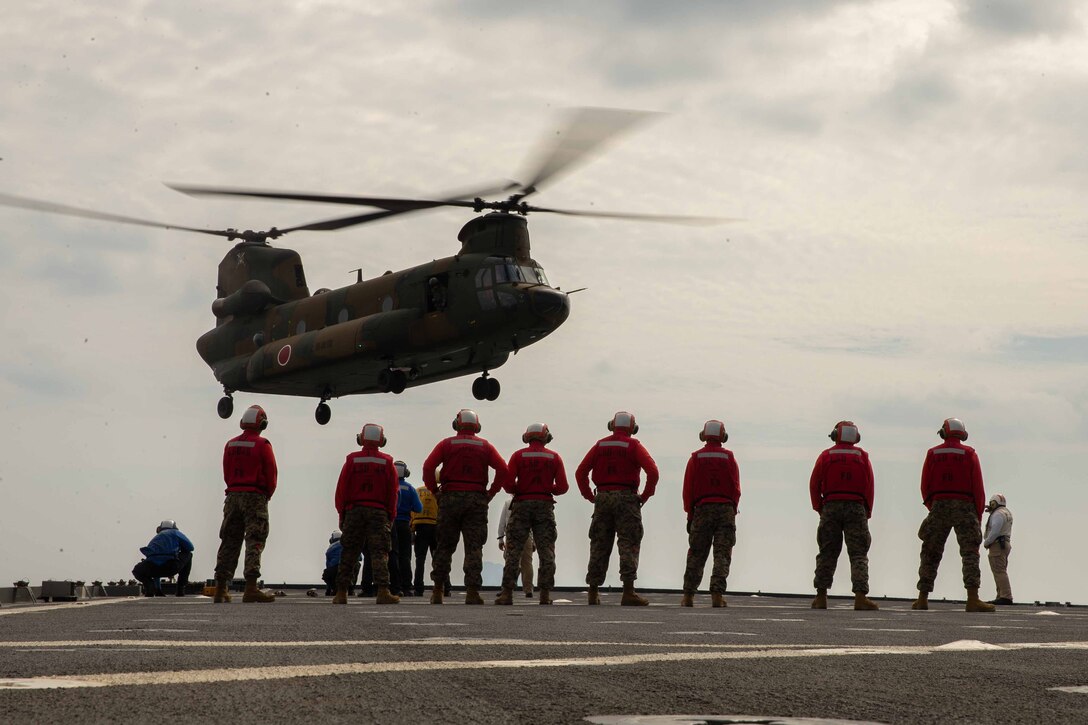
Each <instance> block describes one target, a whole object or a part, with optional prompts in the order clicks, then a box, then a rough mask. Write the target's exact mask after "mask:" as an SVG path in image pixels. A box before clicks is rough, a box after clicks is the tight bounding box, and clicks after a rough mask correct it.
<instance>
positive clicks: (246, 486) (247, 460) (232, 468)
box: [213, 405, 277, 604]
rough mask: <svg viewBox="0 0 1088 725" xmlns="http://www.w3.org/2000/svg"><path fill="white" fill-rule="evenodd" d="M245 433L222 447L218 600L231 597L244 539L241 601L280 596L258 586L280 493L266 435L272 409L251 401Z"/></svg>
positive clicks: (243, 424)
mask: <svg viewBox="0 0 1088 725" xmlns="http://www.w3.org/2000/svg"><path fill="white" fill-rule="evenodd" d="M239 426H240V427H241V429H242V434H241V435H239V436H236V437H234V438H231V439H230V440H229V441H227V445H226V446H225V447H224V449H223V481H224V482H225V483H226V484H227V498H226V501H224V502H223V525H222V526H220V528H219V538H220V540H221V542H220V544H219V552H218V553H217V554H216V557H215V597H214V599H213V602H215V603H217V604H218V603H221V602H229V601H230V594H228V593H227V589H228V587H229V585H230V581H231V579H233V578H234V570H235V568H236V567H237V566H238V554H239V553H241V550H242V542H243V540H244V541H245V545H246V559H245V569H244V570H243V574H244V575H245V578H246V589H245V593H244V594H243V595H242V601H243V602H246V603H252V602H272V601H275V599H276V598H275V597H274V596H273V595H271V594H267V593H265V592H262V591H261V590H260V589H259V588H258V587H257V580H258V579H260V577H261V552H263V551H264V545H265V542H266V541H267V540H268V500H269V499H270V498H272V494H274V493H275V492H276V476H277V470H276V456H275V455H274V454H273V453H272V444H271V443H269V442H268V440H267V439H265V438H264V437H262V436H261V432H262V431H263V430H264V429H265V428H267V427H268V414H267V413H265V412H264V408H262V407H261V406H259V405H251V406H249V408H248V409H247V410H246V412H245V413H243V414H242V420H241V421H240V422H239Z"/></svg>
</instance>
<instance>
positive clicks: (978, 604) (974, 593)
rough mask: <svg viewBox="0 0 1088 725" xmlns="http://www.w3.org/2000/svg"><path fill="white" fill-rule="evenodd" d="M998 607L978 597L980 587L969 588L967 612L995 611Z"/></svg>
mask: <svg viewBox="0 0 1088 725" xmlns="http://www.w3.org/2000/svg"><path fill="white" fill-rule="evenodd" d="M996 610H997V607H995V606H994V605H992V604H987V603H986V602H984V601H982V600H981V599H979V598H978V589H968V590H967V607H966V609H965V610H964V611H967V612H993V611H996Z"/></svg>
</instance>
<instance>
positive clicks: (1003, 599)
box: [982, 493, 1012, 604]
mask: <svg viewBox="0 0 1088 725" xmlns="http://www.w3.org/2000/svg"><path fill="white" fill-rule="evenodd" d="M986 510H987V511H989V512H990V516H989V517H988V518H987V519H986V535H985V537H984V538H983V539H982V546H983V547H985V549H986V550H987V551H988V552H989V553H990V557H989V558H990V571H992V572H993V573H994V583H995V584H996V585H997V599H994V600H993V601H992V602H990V603H991V604H1012V584H1011V583H1010V582H1009V554H1011V553H1012V512H1010V511H1009V509H1008V508H1006V506H1005V497H1004V496H1002V495H1001V494H1000V493H995V494H994V495H993V496H990V502H989V503H988V504H987V505H986Z"/></svg>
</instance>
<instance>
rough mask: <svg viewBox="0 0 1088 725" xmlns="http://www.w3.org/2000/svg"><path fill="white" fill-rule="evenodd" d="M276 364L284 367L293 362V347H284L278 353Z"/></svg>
mask: <svg viewBox="0 0 1088 725" xmlns="http://www.w3.org/2000/svg"><path fill="white" fill-rule="evenodd" d="M276 362H278V363H279V364H280V367H283V366H284V365H286V364H287V363H289V362H291V346H290V345H284V346H283V347H281V348H280V351H279V352H278V353H276Z"/></svg>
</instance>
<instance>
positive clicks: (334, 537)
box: [329, 529, 343, 544]
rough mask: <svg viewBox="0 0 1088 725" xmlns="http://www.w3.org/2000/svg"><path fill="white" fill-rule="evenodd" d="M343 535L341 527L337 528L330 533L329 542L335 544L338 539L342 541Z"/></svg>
mask: <svg viewBox="0 0 1088 725" xmlns="http://www.w3.org/2000/svg"><path fill="white" fill-rule="evenodd" d="M342 535H343V534H341V532H340V529H336V530H335V531H333V532H332V533H331V534H329V543H330V544H335V543H336V542H337V541H340V537H341V536H342Z"/></svg>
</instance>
